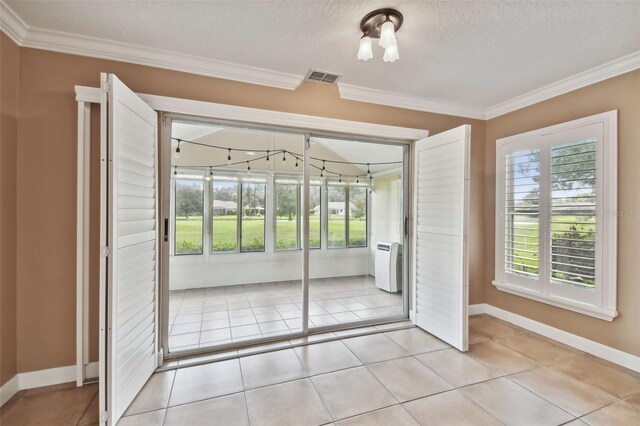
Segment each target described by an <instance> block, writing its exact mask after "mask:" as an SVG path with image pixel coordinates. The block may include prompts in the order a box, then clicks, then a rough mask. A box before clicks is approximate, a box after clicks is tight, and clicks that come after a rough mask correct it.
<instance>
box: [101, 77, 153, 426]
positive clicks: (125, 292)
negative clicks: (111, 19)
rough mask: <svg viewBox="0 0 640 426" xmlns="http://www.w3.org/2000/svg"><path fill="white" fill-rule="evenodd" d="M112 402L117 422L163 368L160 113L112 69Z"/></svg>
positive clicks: (108, 402)
mask: <svg viewBox="0 0 640 426" xmlns="http://www.w3.org/2000/svg"><path fill="white" fill-rule="evenodd" d="M108 89H109V93H108V120H107V121H108V158H109V166H108V179H107V182H108V207H109V208H108V211H109V213H108V214H109V217H108V228H107V229H108V234H107V235H108V236H107V238H108V247H109V250H110V252H109V255H108V256H109V260H108V269H107V271H108V272H107V276H108V281H107V282H108V284H107V327H108V331H107V348H106V349H107V363H106V376H107V377H106V409H107V411H108V413H109V417H110V419H109V420H110V423H111V424H116V423H117V421H118V419H120V417H121V416H122V414H123V413H124V411H125V410H126V408H127V407H128V406H129V404H130V403H131V401H133V399H134V397H135V396H136V395H137V393H138V392H139V391H140V389H141V388H142V386H143V385H144V384H145V382H146V381H147V379H148V378H149V377H150V376H151V374H152V373H153V371H154V370H155V368H156V362H157V361H156V360H157V358H156V345H157V330H156V322H157V318H156V300H157V294H156V290H157V285H156V282H157V271H158V263H157V260H158V256H157V250H158V246H157V229H158V228H157V205H158V203H157V194H158V191H157V182H158V179H157V170H158V167H157V121H158V117H157V113H156V112H155V111H154V110H153V109H151V108H150V107H149V106H148V105H147V104H146V103H144V102H143V101H142V100H141V99H140V98H139V97H138V96H137V95H136V94H134V93H133V92H132V91H131V90H130V89H129V88H127V87H126V86H125V85H124V84H123V83H122V82H121V81H120V80H118V78H117V77H116V76H114V75H112V74H109V76H108Z"/></svg>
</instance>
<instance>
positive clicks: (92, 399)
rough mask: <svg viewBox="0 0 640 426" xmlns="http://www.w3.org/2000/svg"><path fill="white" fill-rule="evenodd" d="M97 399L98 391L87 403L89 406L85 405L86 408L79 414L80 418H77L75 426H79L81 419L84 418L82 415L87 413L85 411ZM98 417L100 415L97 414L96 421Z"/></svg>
mask: <svg viewBox="0 0 640 426" xmlns="http://www.w3.org/2000/svg"><path fill="white" fill-rule="evenodd" d="M96 398H99V396H98V391H96V393H95V395H93V398H91V400H90V401H89V404H87V406H86V407H85V408H84V411H82V413H81V414H80V417H79V418H78V421H77V422H76V426H78V425H79V424H80V422H81V421H82V418H83V417H84V415H85V414H86V413H87V411H88V410H89V407H91V403H92V402H93V401H94V400H95V399H96ZM99 417H100V413H98V420H99Z"/></svg>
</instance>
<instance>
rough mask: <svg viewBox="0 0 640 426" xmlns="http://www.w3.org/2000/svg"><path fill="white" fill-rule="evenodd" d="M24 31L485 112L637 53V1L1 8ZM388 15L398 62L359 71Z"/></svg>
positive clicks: (377, 52) (377, 55)
mask: <svg viewBox="0 0 640 426" xmlns="http://www.w3.org/2000/svg"><path fill="white" fill-rule="evenodd" d="M7 3H8V4H9V6H10V7H11V8H12V9H13V10H14V12H16V14H17V15H18V16H19V17H20V18H22V19H23V20H24V21H25V22H26V24H27V25H29V26H30V27H32V28H40V29H48V30H56V31H64V32H68V33H73V34H79V35H86V36H92V37H98V38H104V39H109V40H113V41H119V42H127V43H133V44H138V45H141V46H146V47H152V48H159V49H164V50H169V51H176V52H182V53H186V54H191V55H199V56H204V57H207V58H213V59H217V60H222V61H229V62H235V63H239V64H244V65H251V66H256V67H261V68H267V69H271V70H276V71H282V72H287V73H293V74H298V75H304V74H305V73H306V72H307V70H308V69H310V68H314V69H320V70H324V71H331V72H336V73H339V74H343V75H344V77H343V79H342V82H344V83H348V84H353V85H357V86H363V87H369V88H377V89H381V90H386V91H391V92H396V93H401V94H407V95H414V96H419V97H425V98H431V99H439V100H443V101H446V102H452V103H458V104H464V105H469V106H477V107H483V108H484V107H489V106H492V105H495V104H497V103H500V102H503V101H505V100H508V99H511V98H513V97H515V96H519V95H522V94H523V93H526V92H528V91H531V90H534V89H537V88H539V87H541V86H544V85H546V84H550V83H553V82H556V81H558V80H561V79H563V78H566V77H569V76H571V75H573V74H576V73H578V72H581V71H584V70H587V69H589V68H592V67H595V66H597V65H600V64H603V63H605V62H608V61H611V60H613V59H617V58H619V57H622V56H624V55H627V54H630V53H633V52H635V51H638V50H640V25H639V22H640V2H638V1H624V2H615V1H606V2H593V1H589V2H587V1H584V2H560V1H558V2H546V3H541V2H485V1H481V2H425V1H346V0H345V1H302V0H298V1H210V2H190V1H163V2H160V1H126V2H117V1H84V2H80V1H73V2H64V1H62V2H61V1H55V2H54V1H49V2H43V1H8V2H7ZM377 7H395V8H397V9H398V10H400V11H401V12H402V13H403V14H404V16H405V22H404V25H403V27H402V29H401V30H400V31H399V32H398V34H397V38H398V43H399V51H400V60H399V61H397V62H395V63H392V64H390V63H383V61H382V50H381V49H379V48H377V46H374V59H372V60H370V61H369V62H361V61H358V60H356V51H357V44H358V39H359V37H360V32H359V28H358V24H359V22H360V19H361V18H362V16H363V15H364V14H366V13H367V12H369V11H370V10H372V9H375V8H377Z"/></svg>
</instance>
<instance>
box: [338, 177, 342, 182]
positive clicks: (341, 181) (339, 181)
mask: <svg viewBox="0 0 640 426" xmlns="http://www.w3.org/2000/svg"><path fill="white" fill-rule="evenodd" d="M338 182H340V183H342V175H340V180H339V181H338Z"/></svg>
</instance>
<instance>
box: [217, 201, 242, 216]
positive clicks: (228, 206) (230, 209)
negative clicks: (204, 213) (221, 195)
mask: <svg viewBox="0 0 640 426" xmlns="http://www.w3.org/2000/svg"><path fill="white" fill-rule="evenodd" d="M237 210H238V203H236V202H235V201H222V200H213V212H212V213H213V215H214V216H221V215H227V214H236V211H237Z"/></svg>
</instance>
